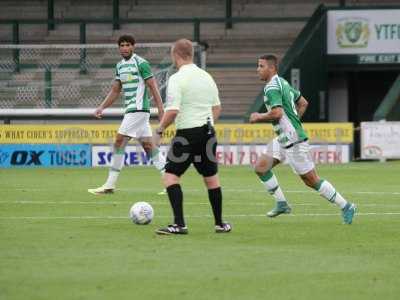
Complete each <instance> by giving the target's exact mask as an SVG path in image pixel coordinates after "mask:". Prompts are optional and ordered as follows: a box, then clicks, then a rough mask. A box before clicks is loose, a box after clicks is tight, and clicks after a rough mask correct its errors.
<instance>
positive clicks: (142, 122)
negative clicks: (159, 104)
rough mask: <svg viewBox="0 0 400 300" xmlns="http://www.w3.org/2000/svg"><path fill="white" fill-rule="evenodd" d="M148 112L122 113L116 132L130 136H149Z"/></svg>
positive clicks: (150, 134) (150, 133)
mask: <svg viewBox="0 0 400 300" xmlns="http://www.w3.org/2000/svg"><path fill="white" fill-rule="evenodd" d="M149 120H150V114H149V113H148V112H141V111H140V112H134V113H127V114H125V115H124V119H123V120H122V123H121V126H120V127H119V129H118V133H119V134H122V135H126V136H130V137H132V138H141V137H151V136H152V132H151V127H150V121H149Z"/></svg>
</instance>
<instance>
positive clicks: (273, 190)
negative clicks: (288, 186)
mask: <svg viewBox="0 0 400 300" xmlns="http://www.w3.org/2000/svg"><path fill="white" fill-rule="evenodd" d="M258 177H260V180H261V182H262V184H263V185H264V186H265V188H266V189H267V191H268V193H270V194H271V195H272V196H273V197H274V198H275V200H276V202H278V201H282V202H287V201H286V198H285V195H284V194H283V192H282V189H281V187H280V186H279V183H278V179H277V178H276V176H275V174H274V173H272V172H271V171H268V172H266V173H265V174H264V175H262V176H260V175H259V176H258Z"/></svg>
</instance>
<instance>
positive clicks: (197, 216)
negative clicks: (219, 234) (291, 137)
mask: <svg viewBox="0 0 400 300" xmlns="http://www.w3.org/2000/svg"><path fill="white" fill-rule="evenodd" d="M339 215H340V214H337V213H310V214H308V213H307V214H290V215H288V216H289V217H331V216H339ZM398 215H400V212H382V213H378V212H369V213H357V216H398ZM156 217H157V218H171V216H156ZM185 217H187V218H212V216H211V215H188V216H185ZM225 217H226V218H252V217H255V218H258V217H263V218H266V216H265V215H263V214H262V215H246V214H243V215H226V216H225ZM64 219H66V220H104V219H110V220H113V219H129V217H128V216H126V217H123V216H58V217H50V216H21V217H15V216H14V217H0V220H64Z"/></svg>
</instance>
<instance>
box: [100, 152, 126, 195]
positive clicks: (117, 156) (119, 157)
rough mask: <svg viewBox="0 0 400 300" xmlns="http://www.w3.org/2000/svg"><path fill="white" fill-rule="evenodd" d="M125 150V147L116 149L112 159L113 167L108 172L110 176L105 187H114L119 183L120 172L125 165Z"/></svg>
mask: <svg viewBox="0 0 400 300" xmlns="http://www.w3.org/2000/svg"><path fill="white" fill-rule="evenodd" d="M124 158H125V150H124V148H118V149H114V152H113V156H112V159H111V168H110V170H109V172H108V178H107V181H106V183H105V184H104V187H106V188H110V189H114V188H115V184H116V183H117V180H118V176H119V173H120V172H121V169H122V167H123V166H124Z"/></svg>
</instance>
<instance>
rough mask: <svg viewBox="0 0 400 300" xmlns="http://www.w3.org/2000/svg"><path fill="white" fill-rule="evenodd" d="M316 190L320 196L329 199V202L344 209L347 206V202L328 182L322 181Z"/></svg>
mask: <svg viewBox="0 0 400 300" xmlns="http://www.w3.org/2000/svg"><path fill="white" fill-rule="evenodd" d="M315 189H316V190H317V191H318V192H319V194H320V195H321V196H322V197H324V198H325V199H327V200H328V201H329V202H332V203H335V204H336V205H337V206H339V207H340V208H342V209H343V208H344V207H345V206H346V204H347V201H346V200H345V199H344V198H343V197H342V195H340V194H339V193H338V192H337V191H336V190H335V188H334V187H333V186H332V184H330V183H329V182H328V181H327V180H321V181H320V182H319V183H318V184H317V186H316V187H315Z"/></svg>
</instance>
